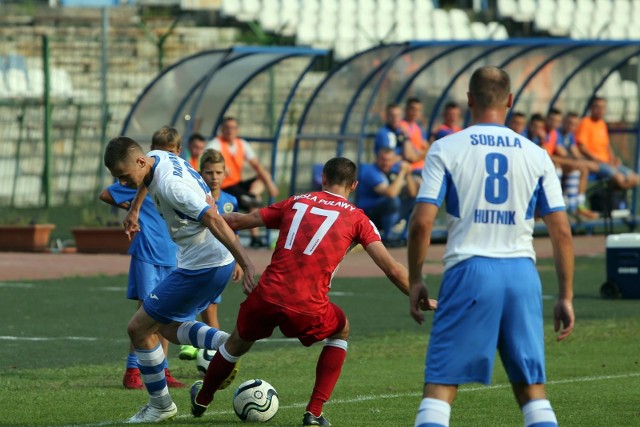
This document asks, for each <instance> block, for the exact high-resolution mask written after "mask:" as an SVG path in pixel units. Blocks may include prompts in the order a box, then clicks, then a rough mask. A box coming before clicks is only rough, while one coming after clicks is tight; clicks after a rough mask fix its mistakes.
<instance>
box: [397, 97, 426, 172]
mask: <svg viewBox="0 0 640 427" xmlns="http://www.w3.org/2000/svg"><path fill="white" fill-rule="evenodd" d="M420 120H422V102H421V101H420V100H419V99H418V98H409V99H407V102H405V105H404V120H403V121H402V122H401V124H400V125H401V126H402V129H403V130H404V131H405V133H406V134H407V135H408V137H409V142H411V145H412V146H413V149H414V155H415V158H417V159H418V160H417V161H412V160H410V159H408V161H409V162H411V169H412V171H413V173H414V174H417V175H420V174H422V168H423V167H424V158H425V156H426V155H427V151H429V145H428V144H427V141H425V133H424V127H423V126H421V125H420V123H419V121H420Z"/></svg>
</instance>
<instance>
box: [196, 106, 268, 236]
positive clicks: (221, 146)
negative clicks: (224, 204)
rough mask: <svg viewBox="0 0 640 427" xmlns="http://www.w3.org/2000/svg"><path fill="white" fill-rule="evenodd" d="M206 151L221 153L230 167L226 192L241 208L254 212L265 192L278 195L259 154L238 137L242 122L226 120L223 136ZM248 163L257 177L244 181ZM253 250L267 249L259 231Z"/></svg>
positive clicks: (255, 229) (212, 142)
mask: <svg viewBox="0 0 640 427" xmlns="http://www.w3.org/2000/svg"><path fill="white" fill-rule="evenodd" d="M206 148H213V149H214V150H218V151H219V152H220V153H221V154H222V157H224V162H225V165H226V170H227V176H226V178H225V179H224V181H223V182H222V189H223V190H224V191H225V192H227V193H229V194H231V195H232V196H234V197H235V198H237V199H238V206H239V207H240V209H242V210H245V211H249V212H252V211H254V210H256V209H257V208H258V207H260V206H262V197H261V196H262V193H263V192H264V190H265V187H266V189H267V191H268V192H269V195H270V196H271V197H277V196H278V193H279V192H278V187H276V186H275V184H274V183H273V180H272V179H271V175H269V173H268V172H267V171H266V170H265V169H264V168H263V167H262V165H261V164H260V163H259V162H258V158H257V156H256V153H255V152H254V151H253V149H252V148H251V145H249V143H248V142H247V141H245V140H244V139H242V138H239V137H238V121H237V120H236V119H235V118H233V117H225V118H223V119H222V125H221V129H220V134H219V135H218V136H217V137H215V138H214V139H213V140H211V141H209V143H208V144H207V147H206ZM245 161H246V162H247V163H248V164H249V166H251V167H252V168H253V170H254V171H255V172H256V176H255V177H253V178H249V179H244V180H243V179H242V170H243V167H244V164H245ZM250 232H251V243H250V246H251V247H254V248H256V247H258V248H260V247H266V246H268V243H267V242H266V241H265V240H264V239H261V238H260V237H259V235H258V229H257V228H252V229H251V230H250Z"/></svg>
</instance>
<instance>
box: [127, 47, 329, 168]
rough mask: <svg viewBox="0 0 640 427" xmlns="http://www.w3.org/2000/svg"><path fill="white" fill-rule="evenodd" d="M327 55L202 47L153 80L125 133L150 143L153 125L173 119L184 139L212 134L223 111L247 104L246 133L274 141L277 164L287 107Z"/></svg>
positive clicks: (248, 136)
mask: <svg viewBox="0 0 640 427" xmlns="http://www.w3.org/2000/svg"><path fill="white" fill-rule="evenodd" d="M324 55H326V51H324V50H318V49H307V48H296V47H251V46H239V47H232V48H229V49H223V50H209V51H204V52H199V53H197V54H195V55H192V56H189V57H187V58H184V59H182V60H180V61H178V62H177V63H175V64H173V65H171V66H169V67H168V68H166V69H165V70H164V71H162V72H161V73H160V74H159V75H158V76H157V77H156V78H155V79H154V80H153V81H152V82H151V83H149V85H148V86H147V87H146V88H145V89H144V90H143V91H142V93H141V94H140V96H139V97H138V99H137V100H136V101H135V103H134V104H133V106H132V108H131V110H130V112H129V114H128V115H127V118H126V119H125V122H124V126H123V128H122V133H121V134H122V135H126V136H129V137H131V138H133V139H135V140H137V141H139V142H142V143H149V142H150V141H151V135H152V134H153V132H154V131H155V130H157V129H158V128H160V127H162V126H164V125H170V126H173V127H175V128H176V129H178V131H180V133H181V135H182V136H183V144H185V143H186V140H187V139H188V137H189V135H190V134H192V133H194V132H198V133H201V134H203V135H204V136H205V137H206V138H209V137H213V136H214V135H215V134H216V131H217V128H218V126H219V125H220V123H221V121H222V118H223V117H224V116H225V115H228V114H230V113H233V114H234V115H236V113H238V112H239V108H244V109H249V110H250V111H248V112H247V111H245V114H244V116H250V117H251V124H249V123H247V124H246V125H243V134H242V137H243V138H244V139H246V140H248V141H253V142H266V143H271V144H273V145H274V146H273V150H272V152H273V156H274V161H272V168H274V167H275V153H276V151H277V150H276V149H277V141H278V138H279V134H280V129H281V127H282V123H283V120H284V115H285V112H286V109H287V107H288V105H289V103H290V102H291V100H292V98H293V95H294V93H295V91H296V89H297V87H298V85H299V84H300V81H301V80H302V78H303V77H304V75H305V74H306V73H307V71H309V69H310V68H311V67H312V65H313V63H314V61H315V59H316V58H317V57H319V56H324ZM265 88H266V89H265ZM264 93H267V94H268V95H270V96H263V95H264ZM274 119H275V120H274ZM274 123H275V124H274Z"/></svg>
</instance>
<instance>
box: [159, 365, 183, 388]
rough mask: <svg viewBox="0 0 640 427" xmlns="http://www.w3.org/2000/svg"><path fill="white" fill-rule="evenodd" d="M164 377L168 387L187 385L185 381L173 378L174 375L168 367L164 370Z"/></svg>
mask: <svg viewBox="0 0 640 427" xmlns="http://www.w3.org/2000/svg"><path fill="white" fill-rule="evenodd" d="M164 377H165V378H166V380H167V387H171V388H183V387H186V386H187V385H186V384H185V383H182V382H180V381H178V380H177V379H175V378H173V376H171V372H170V371H169V370H168V369H166V368H165V370H164Z"/></svg>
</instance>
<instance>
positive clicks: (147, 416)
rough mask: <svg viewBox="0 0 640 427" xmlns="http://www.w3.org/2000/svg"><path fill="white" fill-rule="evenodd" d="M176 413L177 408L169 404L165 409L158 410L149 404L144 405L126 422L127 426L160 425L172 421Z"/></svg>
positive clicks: (173, 404)
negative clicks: (139, 424) (141, 424)
mask: <svg viewBox="0 0 640 427" xmlns="http://www.w3.org/2000/svg"><path fill="white" fill-rule="evenodd" d="M177 413H178V407H177V406H176V404H175V403H173V402H171V405H169V406H168V407H167V408H164V409H160V408H156V407H155V406H151V405H150V404H148V403H147V404H146V405H144V406H143V407H142V408H140V410H139V411H138V413H137V414H135V415H134V416H133V417H131V418H129V419H128V420H127V424H138V423H160V422H162V421H167V420H170V419H172V418H173V417H175V416H176V414H177Z"/></svg>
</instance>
